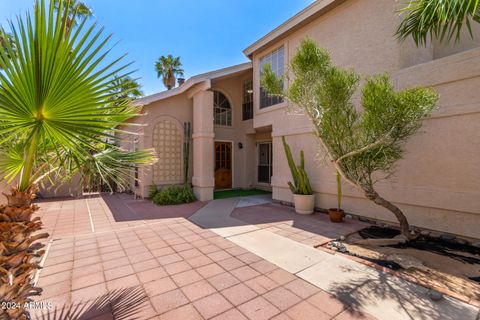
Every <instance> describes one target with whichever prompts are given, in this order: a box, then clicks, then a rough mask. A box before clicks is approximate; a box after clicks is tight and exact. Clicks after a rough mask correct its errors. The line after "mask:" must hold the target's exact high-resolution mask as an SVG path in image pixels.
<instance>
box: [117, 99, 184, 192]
mask: <svg viewBox="0 0 480 320" xmlns="http://www.w3.org/2000/svg"><path fill="white" fill-rule="evenodd" d="M192 105H193V104H192V99H189V98H188V96H187V94H185V93H184V94H180V95H176V96H173V97H170V98H167V99H164V100H160V101H156V102H153V103H152V104H150V105H148V106H144V108H143V111H142V113H143V115H142V116H140V117H136V118H134V119H132V120H130V121H129V122H133V123H137V124H141V126H139V127H135V126H123V127H121V129H124V130H126V131H133V132H137V133H138V136H134V135H119V139H118V144H119V145H120V146H121V147H123V148H125V149H126V150H133V143H132V142H133V139H135V137H137V138H138V149H147V148H154V143H153V136H154V129H155V125H156V124H157V123H158V122H159V121H162V120H168V121H171V122H173V123H175V124H176V125H177V126H178V128H179V130H180V132H181V135H182V142H183V123H184V122H192V121H193V115H192ZM182 146H183V145H182ZM190 149H191V150H190V154H192V150H193V149H192V145H190ZM182 150H183V147H182ZM158 152H162V151H161V150H158ZM180 159H181V168H183V151H182V155H181V157H180ZM192 168H193V160H192V157H191V158H190V169H189V173H190V179H191V177H192V172H193V169H192ZM182 172H183V169H182ZM153 174H154V169H153V168H152V167H151V166H144V167H141V168H140V170H139V186H138V187H135V186H134V183H133V180H132V190H133V191H135V192H136V193H137V194H138V195H139V196H142V197H146V196H147V195H148V191H149V188H150V185H152V184H154V176H153ZM182 182H183V180H182V179H178V181H170V180H169V181H157V183H156V184H158V185H163V184H181V183H182Z"/></svg>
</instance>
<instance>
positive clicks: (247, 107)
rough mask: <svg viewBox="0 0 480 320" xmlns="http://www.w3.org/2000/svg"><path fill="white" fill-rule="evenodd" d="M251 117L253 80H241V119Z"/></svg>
mask: <svg viewBox="0 0 480 320" xmlns="http://www.w3.org/2000/svg"><path fill="white" fill-rule="evenodd" d="M252 118H253V81H252V80H246V81H244V82H243V106H242V119H243V120H248V119H252Z"/></svg>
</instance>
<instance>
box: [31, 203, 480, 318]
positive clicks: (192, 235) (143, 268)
mask: <svg viewBox="0 0 480 320" xmlns="http://www.w3.org/2000/svg"><path fill="white" fill-rule="evenodd" d="M252 203H253V204H254V206H252V205H251V204H252ZM249 204H250V205H249ZM259 204H260V205H259ZM282 210H283V211H282ZM291 211H292V210H291V209H288V208H285V207H279V206H278V205H274V204H270V203H269V201H268V199H267V200H266V199H263V200H262V201H260V200H259V199H257V200H252V199H251V198H248V199H245V198H244V199H225V200H218V201H212V202H210V203H208V204H205V203H195V204H191V205H182V206H175V207H158V206H155V205H153V204H151V203H149V202H147V201H141V200H132V199H131V198H129V197H127V196H125V195H112V196H109V195H106V196H102V197H94V198H89V199H77V200H64V201H54V202H45V203H41V215H42V219H43V221H44V223H45V227H46V229H47V230H48V231H49V232H50V233H51V237H50V239H49V242H48V252H47V255H46V259H45V261H44V263H45V264H44V266H45V268H44V269H43V270H42V272H41V273H40V276H39V281H38V285H39V286H41V287H43V288H44V293H43V295H42V297H41V300H39V301H43V302H45V303H51V305H52V308H50V309H46V308H44V309H38V310H34V312H33V313H34V319H97V320H100V319H139V320H143V319H172V320H177V319H180V320H188V319H239V320H242V319H250V320H255V319H276V320H284V319H291V320H292V319H293V320H308V319H315V320H318V319H320V320H321V319H336V320H346V319H373V318H374V317H373V316H375V317H376V318H379V319H387V318H388V320H393V319H462V320H463V319H475V317H476V313H477V312H478V310H476V309H475V308H473V307H470V306H468V305H465V304H462V303H459V302H458V301H455V300H453V299H447V300H444V301H442V302H440V303H433V302H431V301H430V300H428V299H427V298H426V296H425V295H424V291H422V289H421V288H420V287H418V286H414V285H411V284H409V283H406V282H403V281H400V280H398V279H396V278H391V277H389V276H388V275H386V274H383V273H378V272H377V271H374V270H373V269H370V268H368V267H365V266H363V265H359V264H356V263H354V262H352V261H350V260H347V259H344V258H341V257H339V256H336V255H331V254H328V253H325V252H322V251H320V250H316V249H314V248H313V242H315V241H323V240H324V239H325V238H328V237H330V236H332V235H334V234H332V231H331V230H330V229H331V224H329V223H322V219H324V217H323V216H322V215H318V217H317V215H315V216H313V217H303V218H300V217H297V216H296V215H294V214H292V212H291ZM252 212H253V213H252ZM255 214H257V216H258V215H260V216H261V217H262V219H259V218H256V219H257V220H256V221H252V220H251V219H252V217H255ZM296 219H297V220H296ZM308 221H310V227H309V229H308V228H307V227H306V226H305V225H306V224H308V223H307V222H308ZM300 226H304V229H305V230H302V229H301V228H300ZM358 227H361V225H360V224H356V222H353V221H348V222H347V223H345V224H344V225H343V226H342V228H346V229H345V230H341V232H348V231H349V230H354V229H356V228H358ZM307 230H308V231H307ZM282 232H283V233H284V234H283V235H282ZM303 232H306V233H303ZM279 233H280V234H279ZM316 236H318V238H315V237H316ZM307 239H310V241H307V242H305V240H307ZM334 295H335V296H336V298H335V297H334ZM394 296H395V297H396V299H394V298H393V297H394ZM372 315H373V316H372Z"/></svg>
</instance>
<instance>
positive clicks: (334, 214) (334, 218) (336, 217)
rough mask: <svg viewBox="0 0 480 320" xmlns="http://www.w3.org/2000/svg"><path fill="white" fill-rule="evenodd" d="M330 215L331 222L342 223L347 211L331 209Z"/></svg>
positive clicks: (329, 210)
mask: <svg viewBox="0 0 480 320" xmlns="http://www.w3.org/2000/svg"><path fill="white" fill-rule="evenodd" d="M328 215H329V216H330V221H331V222H335V223H338V222H342V221H343V216H344V215H345V211H343V210H342V209H336V208H330V209H328Z"/></svg>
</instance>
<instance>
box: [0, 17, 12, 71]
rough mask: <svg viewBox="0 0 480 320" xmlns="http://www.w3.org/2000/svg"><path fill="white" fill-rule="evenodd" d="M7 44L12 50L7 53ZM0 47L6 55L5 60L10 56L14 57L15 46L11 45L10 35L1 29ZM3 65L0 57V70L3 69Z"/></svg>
mask: <svg viewBox="0 0 480 320" xmlns="http://www.w3.org/2000/svg"><path fill="white" fill-rule="evenodd" d="M7 43H8V44H10V47H11V48H12V52H8V49H7ZM0 47H2V48H3V49H4V50H5V52H6V53H7V55H6V56H7V58H8V59H10V58H11V56H15V44H14V43H13V40H12V35H11V34H10V33H7V32H6V31H5V30H3V28H2V27H0ZM2 65H3V63H2V57H0V70H2V69H3V66H2Z"/></svg>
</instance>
